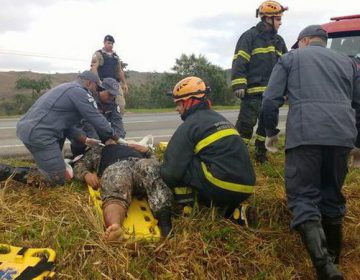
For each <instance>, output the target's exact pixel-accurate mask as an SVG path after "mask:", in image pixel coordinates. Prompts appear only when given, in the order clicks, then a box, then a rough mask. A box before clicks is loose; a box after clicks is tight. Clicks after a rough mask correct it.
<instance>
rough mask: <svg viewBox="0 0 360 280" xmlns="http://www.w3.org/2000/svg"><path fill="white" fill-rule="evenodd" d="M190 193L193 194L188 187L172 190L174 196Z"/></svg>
mask: <svg viewBox="0 0 360 280" xmlns="http://www.w3.org/2000/svg"><path fill="white" fill-rule="evenodd" d="M192 192H193V191H192V188H189V187H176V188H174V193H175V194H176V195H183V194H191V193H192Z"/></svg>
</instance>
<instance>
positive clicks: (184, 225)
mask: <svg viewBox="0 0 360 280" xmlns="http://www.w3.org/2000/svg"><path fill="white" fill-rule="evenodd" d="M283 160H284V159H283V156H282V155H276V156H270V161H271V164H269V165H265V166H256V172H257V177H258V179H257V183H258V184H257V185H258V188H257V190H256V193H255V195H254V197H253V198H252V201H251V202H252V203H253V204H255V205H256V206H257V207H258V209H259V214H260V226H259V229H257V230H249V229H246V228H242V227H239V226H236V225H234V224H232V223H231V222H229V221H226V220H224V219H222V218H220V217H219V216H218V215H217V213H216V211H215V210H214V209H204V208H202V209H200V210H199V211H198V212H197V213H195V214H193V215H192V216H190V217H180V218H177V219H175V220H174V224H175V225H174V231H175V236H174V237H173V238H171V239H167V240H162V241H160V242H157V243H151V242H145V241H142V242H128V243H123V244H118V245H116V246H112V247H110V246H107V245H106V244H104V243H103V242H102V240H101V233H102V231H103V228H102V223H101V221H99V219H98V218H97V216H96V213H95V212H94V209H93V207H91V204H90V200H89V197H88V194H87V191H86V189H85V188H84V187H82V186H81V185H80V184H78V183H72V184H68V185H67V186H64V187H57V188H53V189H34V188H30V187H27V186H24V185H21V184H17V183H15V182H12V181H7V182H6V183H4V182H2V183H1V185H0V209H1V212H0V243H10V244H12V245H15V246H32V247H50V248H53V249H54V250H55V251H56V252H57V264H56V272H57V274H56V279H216V280H217V279H259V280H260V279H274V280H275V279H276V280H281V279H313V277H314V273H313V270H312V268H311V264H310V261H309V259H308V257H307V254H306V252H305V250H304V249H303V247H302V245H301V243H300V240H299V237H298V236H297V234H295V233H293V232H291V231H290V230H289V227H288V225H289V221H290V214H289V213H288V211H287V209H286V201H285V196H284V187H283V175H282V174H283ZM359 181H360V172H359V171H356V170H350V173H349V175H348V178H347V181H346V185H345V187H344V192H345V195H346V197H347V199H348V213H347V216H346V220H345V242H344V243H345V245H344V250H343V259H342V266H341V269H342V271H343V272H344V273H345V275H346V279H360V267H359V265H358V264H359V263H360V222H359V216H360V199H359V198H360V194H359V190H358V186H359V183H360V182H359Z"/></svg>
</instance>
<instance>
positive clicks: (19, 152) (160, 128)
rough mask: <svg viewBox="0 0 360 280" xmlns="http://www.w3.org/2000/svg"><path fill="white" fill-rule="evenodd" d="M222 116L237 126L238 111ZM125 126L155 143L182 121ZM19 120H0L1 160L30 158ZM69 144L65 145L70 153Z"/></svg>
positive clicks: (149, 118) (173, 115)
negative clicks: (18, 127) (20, 136)
mask: <svg viewBox="0 0 360 280" xmlns="http://www.w3.org/2000/svg"><path fill="white" fill-rule="evenodd" d="M220 114H222V115H223V116H225V117H226V118H227V119H228V120H230V121H231V122H232V123H234V124H235V122H236V119H237V116H238V110H227V111H220ZM286 114H287V109H282V110H281V111H280V124H279V128H280V129H281V130H282V131H284V128H285V120H286ZM123 121H124V126H125V130H126V139H132V140H140V139H142V138H143V137H144V136H146V135H149V134H150V135H153V137H154V143H155V144H157V143H158V142H160V141H168V140H169V139H170V137H171V135H172V134H173V133H174V131H175V129H176V128H177V127H178V125H180V124H181V122H182V121H181V119H180V117H179V115H178V114H177V112H170V113H153V114H133V113H129V114H125V116H124V119H123ZM17 122H18V119H17V118H16V119H15V118H14V119H0V158H9V157H29V156H30V153H29V152H28V151H27V149H26V148H25V147H24V145H23V144H22V142H21V141H20V140H19V139H18V138H17V137H16V123H17ZM68 146H69V143H66V144H65V149H66V151H68Z"/></svg>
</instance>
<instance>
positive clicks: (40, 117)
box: [16, 71, 118, 184]
mask: <svg viewBox="0 0 360 280" xmlns="http://www.w3.org/2000/svg"><path fill="white" fill-rule="evenodd" d="M99 84H100V80H99V77H98V76H97V75H95V74H94V73H92V72H91V71H84V72H83V73H81V74H80V75H79V78H78V79H77V80H76V81H74V82H70V83H64V84H60V85H58V86H57V87H55V88H53V89H51V90H49V91H48V92H46V93H45V94H44V95H42V96H41V97H40V98H39V99H38V100H37V101H36V102H35V103H34V105H33V106H31V108H30V109H29V111H28V112H27V113H26V114H25V115H24V116H23V117H22V118H21V119H20V121H19V122H18V123H17V126H16V134H17V136H18V137H19V138H20V139H21V141H22V142H23V143H24V144H25V146H26V148H27V149H28V150H29V151H30V152H31V154H32V155H33V157H34V159H35V161H36V164H37V166H38V168H39V170H40V171H41V172H42V173H43V174H44V175H45V177H46V179H47V180H48V181H49V182H50V184H64V182H65V163H64V159H63V156H62V147H61V146H62V141H63V139H65V137H66V136H67V133H68V130H69V129H70V128H71V127H72V126H73V125H75V124H77V123H79V122H80V120H81V119H85V120H87V121H88V122H89V123H91V124H92V125H93V126H94V127H95V129H96V130H97V132H98V134H99V136H100V139H101V140H102V141H104V142H105V141H107V140H108V139H110V138H111V139H114V140H115V141H117V140H118V136H116V135H115V134H114V131H113V129H112V128H111V127H110V125H109V123H108V122H107V120H106V119H105V118H104V116H103V115H101V114H100V113H99V112H98V110H97V109H96V102H95V100H94V98H93V96H92V93H94V92H95V91H96V89H97V87H98V86H99ZM98 142H100V141H99V140H96V139H90V138H84V143H85V144H87V145H89V146H93V145H96V144H98Z"/></svg>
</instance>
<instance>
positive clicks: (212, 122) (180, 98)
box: [160, 77, 256, 226]
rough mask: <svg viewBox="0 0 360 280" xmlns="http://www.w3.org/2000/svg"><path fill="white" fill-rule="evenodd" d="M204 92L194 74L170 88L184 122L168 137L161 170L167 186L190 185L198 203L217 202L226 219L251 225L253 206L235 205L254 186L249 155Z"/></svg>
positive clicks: (231, 125) (233, 130)
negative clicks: (196, 193) (213, 108)
mask: <svg viewBox="0 0 360 280" xmlns="http://www.w3.org/2000/svg"><path fill="white" fill-rule="evenodd" d="M208 92H209V88H208V87H206V85H205V83H204V82H203V81H202V80H201V79H200V78H197V77H188V78H185V79H183V80H181V81H180V82H179V83H178V84H177V85H176V86H175V87H174V90H173V93H172V97H173V99H174V102H175V103H176V110H177V111H178V112H179V114H180V115H181V119H182V120H183V121H184V122H183V123H182V124H181V125H180V126H179V127H178V128H177V130H176V131H175V133H174V135H173V136H172V137H171V139H170V141H169V144H168V146H167V148H166V151H165V154H164V163H163V164H162V166H161V168H160V174H161V177H162V178H163V180H164V181H165V183H166V184H167V185H168V186H169V187H170V188H172V189H175V188H176V187H179V186H190V187H192V188H194V189H195V190H196V191H197V192H198V199H199V201H200V202H202V203H204V204H205V205H207V206H210V205H211V204H214V205H215V206H220V207H221V208H222V209H223V210H224V212H225V213H224V214H225V216H226V217H229V218H231V217H232V218H235V219H236V222H239V223H240V224H243V223H246V224H248V223H250V226H251V223H254V222H255V220H256V217H255V209H254V208H252V207H248V208H247V211H244V210H245V206H244V207H243V208H242V209H241V208H239V204H240V203H241V202H243V201H245V200H246V199H247V198H248V197H249V196H250V195H251V194H252V193H253V190H254V184H255V173H254V169H253V166H252V164H251V161H250V157H249V153H248V150H247V148H246V145H245V144H244V142H243V140H242V139H241V137H240V135H239V133H238V132H237V130H236V129H235V128H234V126H233V124H231V123H230V122H229V121H228V120H227V119H226V118H225V117H223V116H222V115H220V114H219V113H217V112H215V111H213V110H211V102H210V100H209V99H208V97H207V93H208ZM250 210H251V211H250ZM244 212H246V213H244ZM238 213H242V214H245V215H238ZM252 215H253V218H252V219H251V218H249V216H252ZM246 218H248V219H246ZM232 220H234V219H232Z"/></svg>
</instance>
